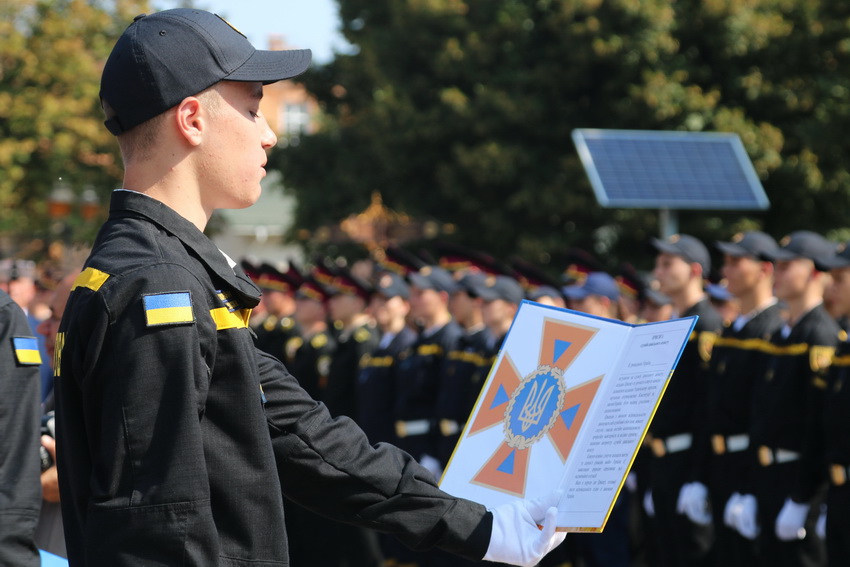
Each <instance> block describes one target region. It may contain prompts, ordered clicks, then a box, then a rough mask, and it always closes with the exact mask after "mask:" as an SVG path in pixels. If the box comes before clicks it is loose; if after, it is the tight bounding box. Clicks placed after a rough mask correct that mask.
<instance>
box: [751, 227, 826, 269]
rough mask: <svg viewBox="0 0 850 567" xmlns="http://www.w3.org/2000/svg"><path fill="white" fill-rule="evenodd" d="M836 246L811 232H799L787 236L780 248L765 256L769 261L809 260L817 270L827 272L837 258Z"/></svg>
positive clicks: (781, 242) (780, 243)
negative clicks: (832, 260)
mask: <svg viewBox="0 0 850 567" xmlns="http://www.w3.org/2000/svg"><path fill="white" fill-rule="evenodd" d="M835 250H836V245H835V244H833V243H832V242H830V241H829V240H827V239H826V238H824V237H823V236H821V235H820V234H818V233H816V232H812V231H810V230H798V231H796V232H792V233H791V234H789V235H788V236H785V237H784V238H783V239H782V240H781V241H780V242H779V248H777V249H776V250H775V251H773V252H771V253H769V254H765V257H766V258H767V259H768V260H773V261H776V260H794V259H795V258H808V259H809V260H811V261H813V262H814V263H815V268H816V269H818V270H820V271H827V270H829V269H830V267H829V266H828V265H827V263H828V262H829V261H830V259H832V258H833V257H834V256H835Z"/></svg>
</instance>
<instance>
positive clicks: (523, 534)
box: [484, 490, 567, 567]
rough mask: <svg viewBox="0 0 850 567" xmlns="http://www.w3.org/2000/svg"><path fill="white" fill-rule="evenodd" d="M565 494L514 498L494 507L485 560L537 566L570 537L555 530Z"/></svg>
mask: <svg viewBox="0 0 850 567" xmlns="http://www.w3.org/2000/svg"><path fill="white" fill-rule="evenodd" d="M561 495H562V492H561V491H560V490H556V491H554V492H552V493H550V494H549V495H547V496H543V497H541V498H535V499H534V500H514V501H512V502H509V503H508V504H502V505H501V506H497V507H496V508H493V509H492V510H490V512H491V513H492V514H493V531H492V532H491V534H490V546H489V547H488V548H487V554H486V555H484V560H485V561H495V562H497V563H507V564H509V565H519V566H521V567H533V566H534V565H537V563H539V562H540V560H541V559H542V558H543V556H545V555H546V554H547V553H549V552H550V551H552V550H553V549H555V548H556V547H558V545H560V543H561V542H562V541H564V538H565V537H566V536H567V534H566V533H565V532H556V531H555V523H556V519H557V515H558V508H557V505H558V501H560V500H561ZM538 525H542V526H543V528H542V529H541V528H539V527H538Z"/></svg>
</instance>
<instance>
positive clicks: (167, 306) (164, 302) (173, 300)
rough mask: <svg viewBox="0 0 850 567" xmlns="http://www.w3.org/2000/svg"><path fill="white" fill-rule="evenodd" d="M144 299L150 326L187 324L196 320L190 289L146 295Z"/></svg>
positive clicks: (146, 318) (146, 317) (146, 316)
mask: <svg viewBox="0 0 850 567" xmlns="http://www.w3.org/2000/svg"><path fill="white" fill-rule="evenodd" d="M142 301H143V302H144V306H145V320H146V321H147V324H148V327H157V326H159V325H185V324H187V323H194V322H195V313H194V312H193V311H192V295H191V294H190V293H189V292H188V291H177V292H172V293H157V294H152V295H145V296H143V297H142Z"/></svg>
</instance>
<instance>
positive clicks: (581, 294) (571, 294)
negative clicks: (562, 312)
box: [564, 285, 590, 299]
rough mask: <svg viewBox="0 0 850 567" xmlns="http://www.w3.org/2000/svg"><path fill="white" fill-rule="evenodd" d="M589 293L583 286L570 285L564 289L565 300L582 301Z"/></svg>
mask: <svg viewBox="0 0 850 567" xmlns="http://www.w3.org/2000/svg"><path fill="white" fill-rule="evenodd" d="M588 295H590V292H589V291H588V290H587V288H586V287H585V286H583V285H571V286H567V287H565V288H564V297H566V298H567V299H584V298H585V297H587V296H588Z"/></svg>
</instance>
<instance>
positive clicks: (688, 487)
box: [676, 482, 711, 526]
mask: <svg viewBox="0 0 850 567" xmlns="http://www.w3.org/2000/svg"><path fill="white" fill-rule="evenodd" d="M676 510H677V511H678V512H679V513H680V514H685V515H686V516H687V517H688V518H690V519H691V521H692V522H693V523H695V524H699V525H701V526H707V525H709V524H710V523H711V510H710V509H709V504H708V488H706V486H705V485H704V484H703V483H701V482H689V483H687V484H684V485H682V489H681V490H680V491H679V501H678V503H677V504H676Z"/></svg>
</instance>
